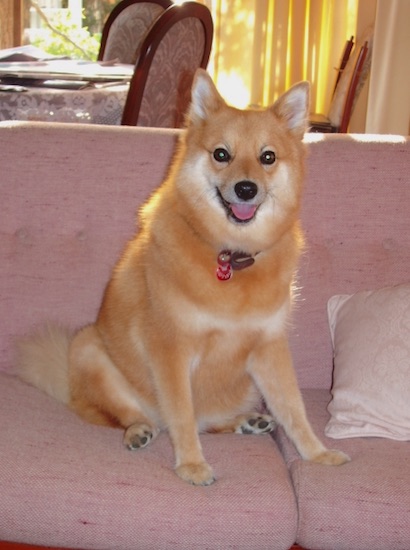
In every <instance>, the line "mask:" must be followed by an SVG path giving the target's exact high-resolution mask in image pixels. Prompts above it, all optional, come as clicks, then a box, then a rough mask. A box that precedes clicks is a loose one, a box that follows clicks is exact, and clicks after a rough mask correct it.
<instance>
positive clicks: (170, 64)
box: [121, 2, 213, 128]
mask: <svg viewBox="0 0 410 550" xmlns="http://www.w3.org/2000/svg"><path fill="white" fill-rule="evenodd" d="M212 38H213V23H212V16H211V13H210V11H209V9H208V8H207V7H206V6H205V5H203V4H199V3H197V2H185V3H183V4H181V5H172V6H170V7H169V8H168V9H167V10H165V11H164V13H162V15H161V16H160V17H159V18H158V19H157V21H156V22H155V23H154V25H153V26H152V27H151V29H150V31H149V32H148V34H147V36H146V37H145V40H144V42H143V43H142V45H141V48H140V55H139V59H138V61H137V63H136V67H135V70H134V75H133V78H132V79H131V83H130V89H129V92H128V96H127V100H126V103H125V107H124V112H123V117H122V122H121V124H123V125H128V126H135V125H138V126H154V127H162V128H179V127H181V126H182V125H183V121H184V114H185V112H186V110H187V108H188V105H189V102H190V92H191V85H192V80H193V77H194V73H195V71H196V69H197V68H199V67H201V68H204V69H205V68H206V66H207V64H208V59H209V55H210V52H211V46H212Z"/></svg>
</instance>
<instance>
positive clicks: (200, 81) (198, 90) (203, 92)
mask: <svg viewBox="0 0 410 550" xmlns="http://www.w3.org/2000/svg"><path fill="white" fill-rule="evenodd" d="M191 98H192V99H191V106H190V109H189V112H188V118H189V120H190V122H191V123H194V124H195V123H200V122H201V121H203V120H206V119H207V118H208V117H209V116H210V115H211V114H212V113H214V112H215V111H218V109H220V108H221V107H223V106H224V105H225V101H224V99H223V97H222V96H221V95H220V93H219V92H218V90H217V89H216V87H215V84H214V83H213V82H212V79H211V77H210V76H209V74H208V73H207V72H206V71H205V70H204V69H197V71H196V73H195V76H194V81H193V84H192V91H191Z"/></svg>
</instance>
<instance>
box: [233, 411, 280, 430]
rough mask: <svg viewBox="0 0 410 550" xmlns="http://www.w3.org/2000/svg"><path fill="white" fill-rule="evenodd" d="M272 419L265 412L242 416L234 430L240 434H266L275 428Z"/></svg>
mask: <svg viewBox="0 0 410 550" xmlns="http://www.w3.org/2000/svg"><path fill="white" fill-rule="evenodd" d="M275 426H276V423H275V421H274V419H273V418H272V417H271V416H269V415H267V414H255V415H252V416H249V417H246V418H244V420H243V422H241V424H240V426H238V428H237V429H236V430H235V431H236V433H241V434H266V433H269V432H271V431H273V430H274V429H275Z"/></svg>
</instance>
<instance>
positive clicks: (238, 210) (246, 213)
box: [231, 203, 257, 220]
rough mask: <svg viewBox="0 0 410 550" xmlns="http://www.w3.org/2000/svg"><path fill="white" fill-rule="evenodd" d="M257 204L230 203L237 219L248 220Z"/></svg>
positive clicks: (253, 213)
mask: <svg viewBox="0 0 410 550" xmlns="http://www.w3.org/2000/svg"><path fill="white" fill-rule="evenodd" d="M256 208H257V206H256V205H255V204H246V203H238V204H231V210H232V212H233V215H234V216H235V218H238V220H250V219H251V218H253V216H254V215H255V212H256Z"/></svg>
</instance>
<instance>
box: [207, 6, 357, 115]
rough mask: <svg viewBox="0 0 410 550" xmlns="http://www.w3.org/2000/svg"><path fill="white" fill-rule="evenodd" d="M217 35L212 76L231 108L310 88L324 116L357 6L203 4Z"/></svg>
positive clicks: (315, 105) (263, 102)
mask: <svg viewBox="0 0 410 550" xmlns="http://www.w3.org/2000/svg"><path fill="white" fill-rule="evenodd" d="M202 1H203V3H205V4H207V5H208V7H209V8H210V9H211V11H212V15H213V19H214V25H215V35H214V44H213V52H212V57H211V60H210V64H209V67H208V69H209V72H210V73H211V74H212V75H213V77H214V80H215V82H216V84H217V86H218V89H219V90H220V92H221V93H222V95H223V96H224V97H225V98H226V99H227V101H228V102H229V103H231V104H232V105H236V106H239V107H244V106H247V105H252V104H254V105H269V104H270V103H272V102H273V101H274V100H275V99H276V98H277V97H278V96H279V95H280V94H282V93H283V92H284V91H285V90H287V89H288V88H289V87H290V86H291V85H292V84H295V83H296V82H299V81H300V80H309V81H310V82H311V84H312V97H311V110H312V111H315V112H326V111H327V109H328V107H329V103H330V98H331V95H332V91H333V86H334V83H335V78H336V71H335V70H334V68H335V67H337V66H338V65H339V62H340V57H341V53H342V50H343V47H344V45H345V42H346V40H347V39H349V38H350V36H351V35H355V34H356V21H357V14H358V2H359V0H202Z"/></svg>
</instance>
